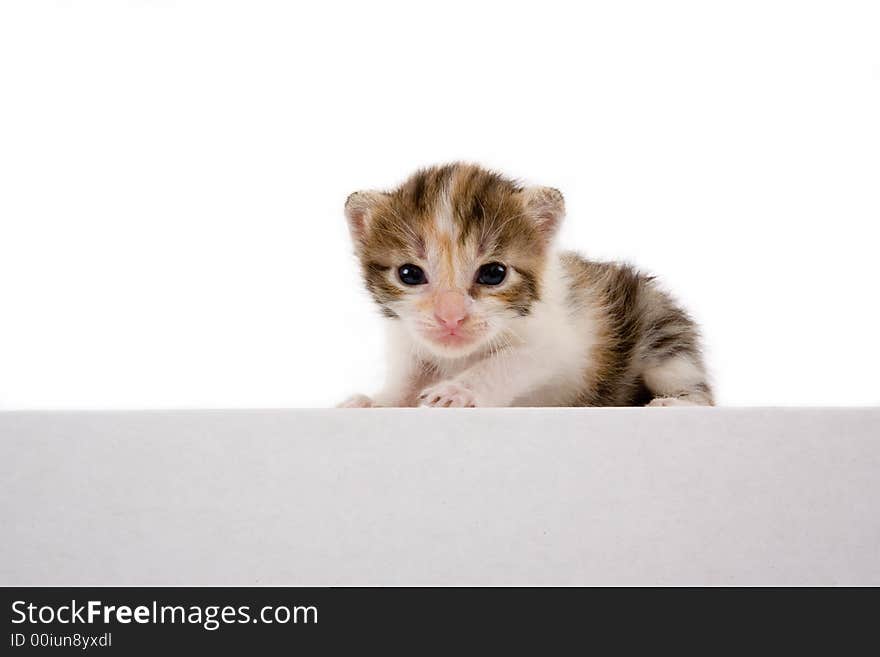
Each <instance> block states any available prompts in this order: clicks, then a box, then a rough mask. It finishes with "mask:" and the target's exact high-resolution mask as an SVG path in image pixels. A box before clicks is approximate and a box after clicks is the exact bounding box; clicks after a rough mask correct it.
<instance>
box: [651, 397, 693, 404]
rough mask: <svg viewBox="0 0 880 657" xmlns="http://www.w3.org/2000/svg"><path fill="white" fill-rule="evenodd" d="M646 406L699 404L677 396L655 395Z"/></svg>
mask: <svg viewBox="0 0 880 657" xmlns="http://www.w3.org/2000/svg"><path fill="white" fill-rule="evenodd" d="M648 406H699V404H696V403H694V402H692V401H690V400H688V399H680V398H678V397H655V398H654V399H652V400H651V401H650V402H648Z"/></svg>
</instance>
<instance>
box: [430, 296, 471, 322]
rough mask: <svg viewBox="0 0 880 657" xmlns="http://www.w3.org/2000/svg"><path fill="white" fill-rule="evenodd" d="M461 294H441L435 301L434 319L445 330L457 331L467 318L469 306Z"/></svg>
mask: <svg viewBox="0 0 880 657" xmlns="http://www.w3.org/2000/svg"><path fill="white" fill-rule="evenodd" d="M465 302H466V299H465V296H464V295H463V294H462V293H461V292H441V293H440V294H438V295H437V298H436V299H435V300H434V317H436V318H437V321H438V322H440V324H442V325H443V326H444V327H445V328H447V329H449V330H450V331H453V330H455V329H457V328H458V327H459V326H460V325H461V323H462V322H463V321H464V319H465V317H467V304H466V303H465Z"/></svg>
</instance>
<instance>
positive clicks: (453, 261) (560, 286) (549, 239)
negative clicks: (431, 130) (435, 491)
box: [344, 164, 713, 406]
mask: <svg viewBox="0 0 880 657" xmlns="http://www.w3.org/2000/svg"><path fill="white" fill-rule="evenodd" d="M563 214H564V202H563V199H562V195H561V194H560V193H559V191H557V190H555V189H552V188H546V187H537V188H533V187H526V186H523V185H520V184H518V183H516V182H514V181H511V180H509V179H507V178H505V177H503V176H501V175H499V174H497V173H494V172H491V171H487V170H485V169H482V168H480V167H477V166H474V165H468V164H448V165H444V166H438V167H433V168H429V169H424V170H421V171H419V172H417V173H416V174H414V175H413V176H411V177H410V178H409V179H408V180H406V181H405V182H404V183H403V184H402V185H401V186H400V187H398V188H396V189H393V190H389V191H381V192H380V191H371V192H357V193H355V194H352V195H351V196H350V197H349V199H348V201H347V202H346V215H347V218H348V221H349V226H350V229H351V233H352V237H353V240H354V244H355V251H356V253H357V255H358V257H359V259H360V262H361V267H362V273H363V278H364V282H365V285H366V287H367V290H368V291H369V292H370V294H371V295H372V297H373V299H374V300H375V301H376V303H377V304H378V306H379V308H380V310H381V312H382V313H383V315H384V316H385V317H387V318H388V319H389V320H390V324H389V333H390V348H391V358H390V364H389V376H388V383H387V385H386V387H385V389H384V390H383V391H382V392H380V393H379V394H378V395H377V396H376V397H374V398H368V397H364V396H362V395H360V396H358V397H357V398H356V399H354V400H353V401H350V402H347V403H346V404H344V405H350V406H411V405H416V404H419V403H422V404H425V405H431V406H510V405H564V406H631V405H644V404H649V405H655V406H669V405H681V404H702V405H705V404H712V403H713V397H712V390H711V388H710V386H709V383H708V381H707V377H706V371H705V367H704V365H703V360H702V356H701V352H700V341H699V335H698V331H697V328H696V326H695V324H694V322H693V321H692V320H691V318H690V317H689V316H688V314H687V313H686V312H685V311H684V310H683V309H681V308H680V307H679V306H678V305H677V304H676V303H675V302H674V300H673V299H672V298H671V297H670V296H669V295H668V294H666V293H665V292H664V291H663V290H662V289H661V288H660V287H659V286H658V285H657V284H656V282H655V281H654V280H653V278H651V277H648V276H645V275H643V274H640V273H639V272H638V271H636V270H635V269H633V268H631V267H629V266H626V265H621V264H614V263H598V262H591V261H589V260H585V259H583V258H581V257H579V256H577V255H575V254H573V253H559V252H557V251H556V250H555V249H554V248H553V239H554V236H555V233H556V230H557V228H558V226H559V223H560V222H561V220H562V217H563ZM487 263H501V264H503V265H504V266H505V267H506V270H507V275H506V278H505V279H504V281H503V282H502V283H501V284H500V285H497V286H491V285H485V284H481V283H480V282H479V280H478V274H477V272H478V271H479V268H480V266H481V265H484V264H487ZM404 264H412V265H417V266H419V267H420V268H422V269H423V270H424V272H425V274H426V277H427V281H428V282H427V283H426V284H425V285H416V286H407V285H405V284H404V283H403V282H402V281H401V280H400V278H399V275H398V268H399V267H400V266H401V265H404ZM450 295H451V296H452V298H454V299H459V300H461V303H462V304H464V305H462V308H463V309H466V311H465V310H462V317H463V319H462V320H461V322H460V324H459V325H458V327H457V328H453V329H452V333H455V336H454V337H450V336H449V335H446V334H443V335H441V333H440V328H439V327H438V321H439V320H438V317H440V316H439V315H437V312H438V310H437V308H438V307H439V305H438V304H441V303H443V302H441V301H440V299H448V298H450ZM443 330H445V329H443ZM450 335H451V334H450ZM438 336H439V337H438Z"/></svg>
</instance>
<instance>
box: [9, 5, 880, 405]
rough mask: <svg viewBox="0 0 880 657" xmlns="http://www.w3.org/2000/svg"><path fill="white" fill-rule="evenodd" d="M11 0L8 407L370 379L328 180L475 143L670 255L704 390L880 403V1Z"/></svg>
mask: <svg viewBox="0 0 880 657" xmlns="http://www.w3.org/2000/svg"><path fill="white" fill-rule="evenodd" d="M305 4H306V3H265V2H244V1H242V2H238V3H224V2H216V1H213V2H171V1H166V2H152V3H148V2H140V3H138V2H129V3H123V2H107V3H94V2H76V3H74V2H60V1H58V2H42V1H31V2H5V3H3V4H2V5H0V304H2V305H0V313H2V314H0V408H6V409H8V408H45V407H53V408H59V407H86V408H98V407H104V408H122V407H156V406H161V407H192V406H198V407H214V406H230V407H240V406H325V405H329V404H332V403H335V402H336V401H339V400H340V399H342V398H343V397H345V396H346V395H347V394H348V393H351V392H355V391H363V392H370V391H371V390H372V389H373V388H375V387H376V385H377V384H378V382H379V380H380V378H381V369H382V334H381V320H380V319H379V317H378V314H377V313H376V312H375V311H374V310H373V308H372V306H371V304H370V302H369V300H368V299H367V298H366V295H365V294H364V293H363V292H362V290H361V286H360V282H359V280H358V278H357V269H356V266H355V262H354V259H353V256H352V255H351V249H350V246H349V243H348V235H347V231H346V228H345V225H344V220H343V217H342V211H341V210H342V204H343V201H344V199H345V197H346V195H347V194H348V193H349V192H351V191H353V190H355V189H360V188H369V187H387V186H391V185H394V184H395V183H397V182H399V181H400V180H401V179H402V178H404V177H405V176H406V175H407V174H408V173H410V172H411V170H413V169H414V168H416V167H418V166H421V165H426V164H431V163H435V162H442V161H447V160H453V159H465V160H472V161H477V162H481V163H483V164H486V165H489V166H492V167H495V168H498V169H501V170H503V171H505V172H507V173H509V174H511V175H513V176H517V177H521V178H523V179H525V180H526V181H528V182H534V183H539V184H547V185H553V186H556V187H558V188H560V189H561V190H563V192H564V193H565V195H566V199H567V203H568V211H569V212H568V214H569V216H568V219H567V223H566V225H565V227H564V229H563V231H562V234H561V242H562V244H563V245H564V246H567V247H570V248H575V249H578V250H580V251H582V252H583V253H585V254H587V255H590V256H593V257H599V258H621V259H626V260H629V261H632V262H634V263H637V264H638V265H640V266H642V267H643V268H645V269H647V270H650V271H652V272H654V273H656V274H658V275H659V276H660V277H661V278H662V279H663V280H664V281H665V282H666V284H667V286H668V287H669V288H671V289H672V290H673V291H674V292H675V293H676V294H677V295H678V296H679V297H680V298H681V299H682V300H683V301H684V302H685V303H686V305H687V306H689V308H690V309H691V310H692V311H693V313H694V314H695V315H696V316H697V318H698V319H699V320H700V321H701V322H702V323H703V325H704V329H705V334H706V336H707V342H708V347H709V351H708V353H709V362H710V365H711V368H712V370H713V371H714V378H715V381H716V385H717V387H718V393H719V395H718V396H719V399H720V401H721V403H724V404H731V405H739V404H759V405H776V404H794V405H802V404H844V405H850V404H876V403H878V402H880V384H878V369H880V367H878V366H880V339H878V336H880V315H878V309H877V306H878V303H877V300H876V296H877V293H876V288H877V283H878V274H877V268H876V264H875V261H876V258H877V253H878V244H877V243H878V232H880V231H878V220H880V9H878V5H877V3H872V2H863V3H854V2H840V1H834V2H831V1H829V2H768V1H766V0H765V1H762V2H742V1H740V2H735V3H734V2H728V3H721V2H712V3H707V2H693V3H670V2H663V3H655V2H645V3H630V2H621V1H615V2H607V3H596V4H592V3H590V4H587V3H573V2H555V1H548V0H542V1H541V2H534V1H533V2H527V3H523V2H511V1H508V2H479V1H477V0H470V1H468V2H457V1H449V0H447V1H446V2H443V3H436V2H434V3H413V2H376V1H375V0H374V1H371V2H360V3H355V2H346V3H342V2H321V3H312V6H311V7H306V6H304V5H305Z"/></svg>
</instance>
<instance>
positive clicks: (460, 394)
mask: <svg viewBox="0 0 880 657" xmlns="http://www.w3.org/2000/svg"><path fill="white" fill-rule="evenodd" d="M419 406H434V407H436V408H441V407H448V408H474V407H476V406H479V404H478V403H477V397H476V395H474V392H473V390H471V389H470V388H467V387H465V386H463V385H462V384H460V383H457V382H456V381H441V382H440V383H438V384H437V385H434V386H431V387H429V388H425V389H424V390H422V394H421V395H419Z"/></svg>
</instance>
